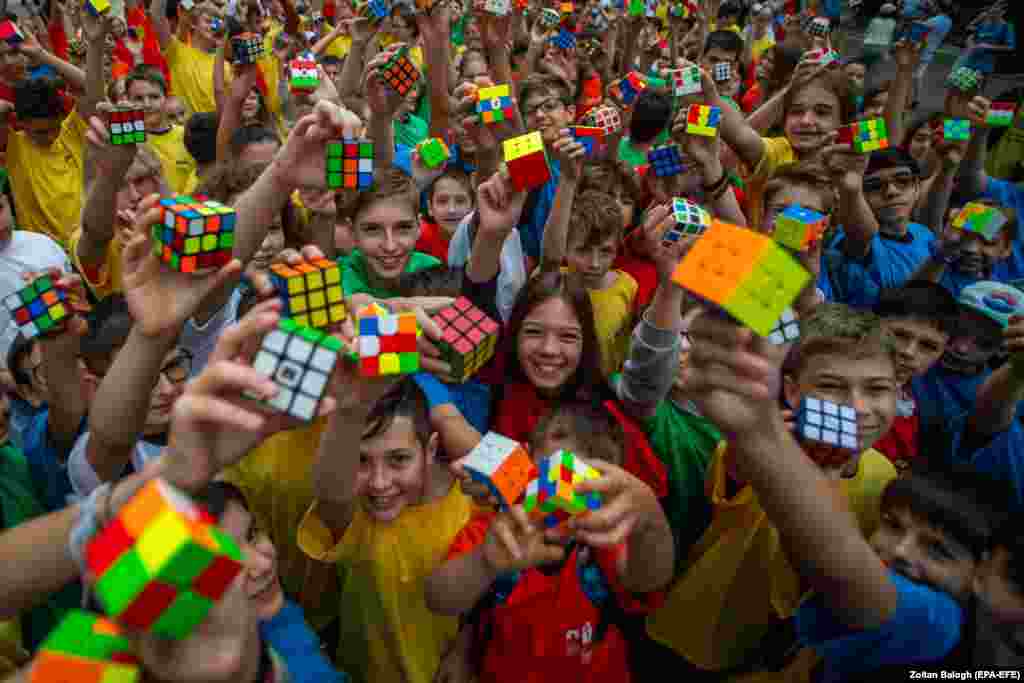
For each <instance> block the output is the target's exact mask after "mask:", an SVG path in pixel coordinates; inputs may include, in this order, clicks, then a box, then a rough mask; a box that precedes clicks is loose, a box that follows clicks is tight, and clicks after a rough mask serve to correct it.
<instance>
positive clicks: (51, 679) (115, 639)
mask: <svg viewBox="0 0 1024 683" xmlns="http://www.w3.org/2000/svg"><path fill="white" fill-rule="evenodd" d="M137 680H139V663H138V659H137V658H136V657H135V655H134V654H133V653H132V645H131V642H129V640H128V639H127V638H125V636H124V634H123V633H122V632H121V627H120V626H118V625H117V624H115V623H114V622H112V621H110V620H109V619H106V618H104V617H101V616H100V615H98V614H92V613H91V612H86V611H84V610H78V609H73V610H70V611H68V613H67V614H66V615H65V616H64V619H62V620H61V622H60V624H58V625H57V627H56V628H55V629H53V630H52V631H50V634H49V635H48V636H47V637H46V640H45V641H44V642H43V644H42V645H41V646H40V647H39V651H38V652H37V653H36V657H35V660H34V661H33V662H32V669H31V673H30V678H29V681H30V683H65V682H70V683H135V681H137Z"/></svg>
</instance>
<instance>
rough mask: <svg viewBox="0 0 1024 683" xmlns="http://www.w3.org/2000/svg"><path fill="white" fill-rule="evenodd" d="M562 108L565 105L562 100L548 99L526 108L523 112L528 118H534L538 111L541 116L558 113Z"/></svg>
mask: <svg viewBox="0 0 1024 683" xmlns="http://www.w3.org/2000/svg"><path fill="white" fill-rule="evenodd" d="M564 106H565V103H563V102H562V100H560V99H558V98H557V97H549V98H548V99H546V100H544V101H543V102H538V103H537V104H535V105H533V106H532V107H526V108H525V112H526V115H527V116H528V117H529V116H535V115H536V114H537V112H538V111H539V112H541V113H542V114H554V113H555V112H556V111H558V110H559V109H561V108H562V107H564Z"/></svg>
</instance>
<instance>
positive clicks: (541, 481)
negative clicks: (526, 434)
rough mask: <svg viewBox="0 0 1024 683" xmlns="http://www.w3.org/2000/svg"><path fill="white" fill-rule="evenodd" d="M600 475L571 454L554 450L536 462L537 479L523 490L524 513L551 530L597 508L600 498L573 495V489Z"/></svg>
mask: <svg viewBox="0 0 1024 683" xmlns="http://www.w3.org/2000/svg"><path fill="white" fill-rule="evenodd" d="M600 476H601V473H600V472H598V471H597V470H596V469H594V468H593V467H591V466H590V465H588V464H587V463H585V462H583V461H582V460H580V459H579V458H578V457H576V455H575V454H574V453H572V452H571V451H558V452H557V453H555V454H554V455H552V456H550V457H547V458H544V459H543V460H541V461H540V462H539V463H537V478H536V479H533V480H531V481H530V483H529V484H528V485H527V487H526V500H525V502H524V504H523V507H524V509H525V510H526V513H527V514H528V515H529V516H530V517H531V518H532V519H534V520H536V521H540V522H542V523H543V524H544V526H545V528H548V529H551V528H554V527H557V526H559V525H560V524H562V523H563V522H565V521H567V520H568V519H569V518H570V517H575V516H576V515H581V514H584V513H586V512H590V511H591V510H597V509H599V508H600V507H601V495H600V494H598V493H596V492H595V493H587V494H585V495H581V494H579V493H576V486H577V485H578V484H580V483H581V482H584V481H587V480H589V479H598V478H599V477H600Z"/></svg>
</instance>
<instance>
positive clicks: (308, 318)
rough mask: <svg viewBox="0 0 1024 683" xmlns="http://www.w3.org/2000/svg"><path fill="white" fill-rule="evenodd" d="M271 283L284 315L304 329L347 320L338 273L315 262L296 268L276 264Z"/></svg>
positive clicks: (325, 263)
mask: <svg viewBox="0 0 1024 683" xmlns="http://www.w3.org/2000/svg"><path fill="white" fill-rule="evenodd" d="M270 280H271V282H272V283H273V284H274V288H275V289H276V290H277V294H278V296H280V297H281V302H282V303H283V304H284V315H285V316H287V317H289V318H291V319H292V320H294V321H295V322H296V323H298V324H299V325H302V326H304V327H318V328H319V327H328V326H330V325H333V324H335V323H340V322H341V321H342V320H344V319H345V318H346V317H347V313H346V311H345V301H344V295H343V293H342V291H341V269H340V268H339V267H338V264H337V263H336V262H334V261H329V260H327V259H316V260H314V261H304V262H302V263H298V264H295V265H288V264H285V263H275V264H274V265H272V266H271V267H270Z"/></svg>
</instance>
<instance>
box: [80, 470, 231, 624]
mask: <svg viewBox="0 0 1024 683" xmlns="http://www.w3.org/2000/svg"><path fill="white" fill-rule="evenodd" d="M241 560H242V553H241V551H240V550H239V549H238V546H237V545H235V542H234V541H233V540H232V539H231V537H230V536H228V535H227V534H225V533H224V532H222V531H221V530H220V529H219V528H218V527H217V524H216V521H215V520H214V519H213V517H211V516H210V515H209V514H208V513H207V512H206V511H205V510H204V509H203V508H202V507H200V506H199V505H197V504H196V503H194V502H192V500H191V499H190V498H189V497H188V496H186V495H185V494H183V493H181V492H180V491H178V490H177V489H175V488H174V487H173V486H171V485H170V484H168V483H167V482H166V481H164V480H162V479H153V480H151V481H150V482H149V483H148V484H146V485H145V486H144V487H142V489H141V490H139V492H138V493H136V494H135V496H134V497H133V498H132V499H131V500H130V501H128V503H127V504H126V505H125V506H124V507H123V508H121V511H120V512H119V513H118V514H117V517H115V518H114V521H112V522H111V523H110V524H108V525H107V526H106V527H105V528H104V529H103V530H102V531H100V533H99V534H97V535H96V536H95V537H94V538H93V539H92V541H90V542H89V544H88V545H87V546H86V548H85V563H86V566H87V567H88V569H89V571H90V572H91V573H92V575H93V576H94V577H95V578H96V584H95V587H94V590H95V594H96V597H97V598H98V599H99V602H100V604H101V605H102V606H103V609H104V610H105V611H106V613H107V614H108V615H109V616H110V617H111V618H113V619H114V620H115V621H117V622H118V623H120V624H123V625H124V626H127V627H129V628H133V629H139V630H146V631H150V632H151V633H154V634H156V635H158V636H163V637H166V638H174V639H178V640H180V639H183V638H186V637H188V636H189V634H191V633H192V632H193V631H194V630H195V628H196V627H197V626H199V625H200V624H201V623H202V622H203V620H205V619H206V615H207V614H208V613H209V611H210V609H211V608H212V607H213V604H214V603H215V602H217V601H218V600H220V598H221V596H222V595H224V591H226V590H227V588H228V586H229V585H230V584H231V582H232V581H234V579H235V577H236V576H237V575H238V573H239V572H240V571H241V570H242V564H241Z"/></svg>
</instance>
